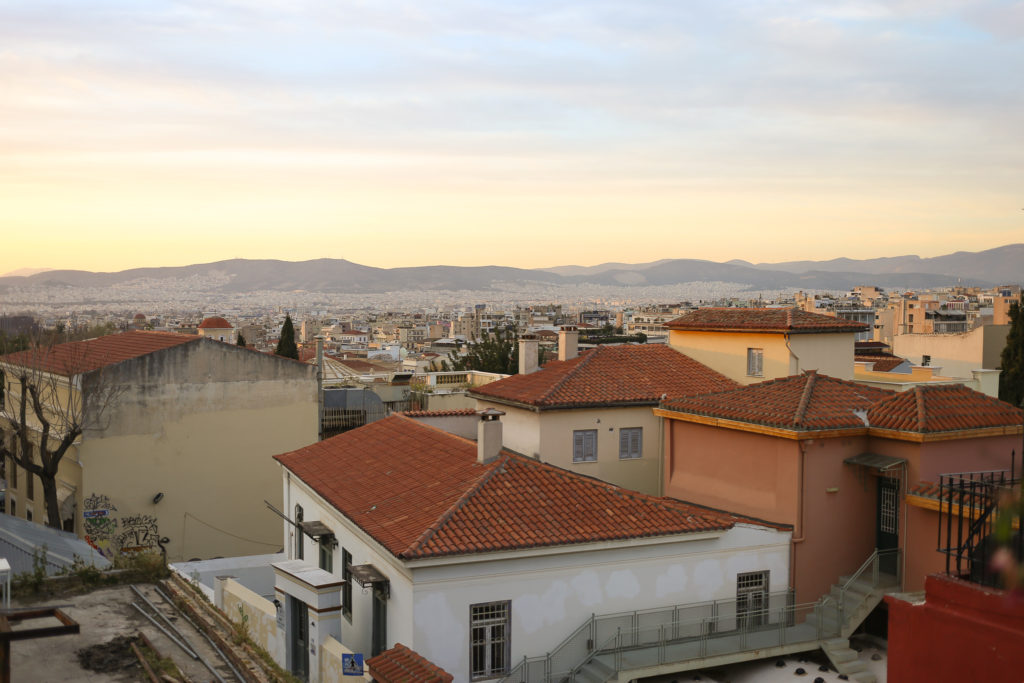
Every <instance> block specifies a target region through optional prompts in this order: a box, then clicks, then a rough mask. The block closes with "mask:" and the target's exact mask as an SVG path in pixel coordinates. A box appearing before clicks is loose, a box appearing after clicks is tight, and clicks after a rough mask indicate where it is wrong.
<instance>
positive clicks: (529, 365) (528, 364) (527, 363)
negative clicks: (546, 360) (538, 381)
mask: <svg viewBox="0 0 1024 683" xmlns="http://www.w3.org/2000/svg"><path fill="white" fill-rule="evenodd" d="M539 348H540V340H539V339H537V335H535V334H524V335H523V336H521V337H519V374H520V375H529V374H530V373H531V372H537V370H540V366H539V364H538V363H537V350H538V349H539Z"/></svg>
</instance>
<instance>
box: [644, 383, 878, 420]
mask: <svg viewBox="0 0 1024 683" xmlns="http://www.w3.org/2000/svg"><path fill="white" fill-rule="evenodd" d="M892 395H893V392H892V391H890V390H888V389H876V388H874V387H869V386H867V385H864V384H857V383H855V382H849V381H847V380H842V379H836V378H834V377H829V376H828V375H821V374H818V373H817V372H815V371H814V370H808V371H807V372H805V373H803V374H802V375H792V376H789V377H782V378H779V379H772V380H768V381H766V382H759V383H757V384H751V385H748V386H745V387H741V388H739V389H733V390H731V391H723V392H718V393H714V394H706V395H703V396H694V397H690V398H683V399H678V400H675V401H666V402H665V404H664V406H663V407H664V408H665V409H666V410H673V411H677V412H681V413H692V414H696V415H704V416H708V417H717V418H722V419H726V420H736V421H739V422H750V423H753V424H760V425H767V426H771V427H780V428H783V429H793V430H824V429H845V428H855V427H865V426H866V424H865V422H864V418H863V417H862V416H863V414H864V411H867V410H868V408H870V407H871V406H872V405H873V404H874V403H875V402H877V401H879V400H882V399H885V398H888V397H890V396H892Z"/></svg>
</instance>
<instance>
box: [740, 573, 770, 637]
mask: <svg viewBox="0 0 1024 683" xmlns="http://www.w3.org/2000/svg"><path fill="white" fill-rule="evenodd" d="M767 617H768V572H746V573H744V574H737V575H736V621H737V622H738V623H737V626H739V627H741V628H742V627H744V626H747V627H749V626H761V625H763V624H766V623H768V618H767Z"/></svg>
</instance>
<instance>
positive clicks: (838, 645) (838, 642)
mask: <svg viewBox="0 0 1024 683" xmlns="http://www.w3.org/2000/svg"><path fill="white" fill-rule="evenodd" d="M822 645H823V646H825V647H826V648H829V649H831V648H835V649H837V650H841V649H843V648H848V647H850V639H849V638H829V639H828V640H826V641H825V642H824V643H823V644H822Z"/></svg>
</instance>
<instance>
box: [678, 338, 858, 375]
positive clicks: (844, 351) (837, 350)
mask: <svg viewBox="0 0 1024 683" xmlns="http://www.w3.org/2000/svg"><path fill="white" fill-rule="evenodd" d="M787 341H788V343H789V345H788V346H787ZM853 342H854V334H853V333H852V332H843V333H828V334H793V335H788V336H787V335H784V334H774V333H753V332H702V331H690V330H671V331H670V333H669V345H670V346H672V348H674V349H676V350H677V351H681V352H683V353H685V354H686V355H688V356H690V357H691V358H693V359H695V360H698V361H700V362H701V363H704V364H705V365H707V366H708V367H710V368H713V369H714V370H717V371H718V372H720V373H722V374H723V375H725V376H726V377H729V378H730V379H733V380H735V381H737V382H739V383H740V384H754V383H756V382H763V381H765V380H768V379H774V378H776V377H788V376H789V375H796V374H800V373H801V372H804V371H805V370H817V371H818V372H820V373H822V374H825V375H829V376H830V377H838V378H840V379H853V348H854V347H853ZM749 348H757V349H763V351H764V357H763V374H762V375H761V376H750V375H748V374H747V349H749Z"/></svg>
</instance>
